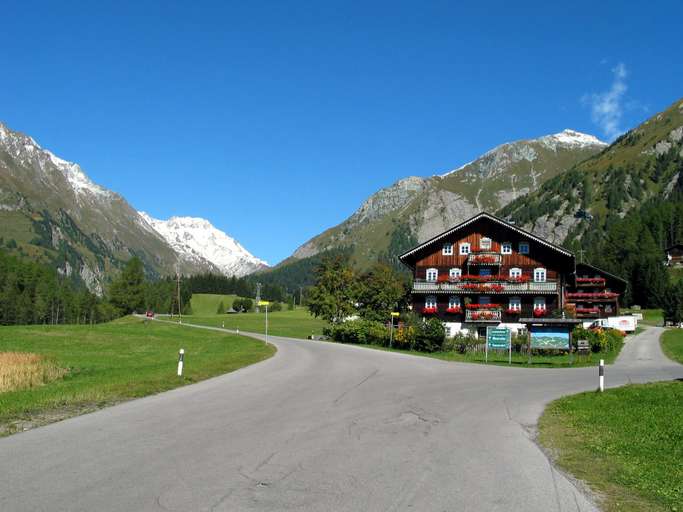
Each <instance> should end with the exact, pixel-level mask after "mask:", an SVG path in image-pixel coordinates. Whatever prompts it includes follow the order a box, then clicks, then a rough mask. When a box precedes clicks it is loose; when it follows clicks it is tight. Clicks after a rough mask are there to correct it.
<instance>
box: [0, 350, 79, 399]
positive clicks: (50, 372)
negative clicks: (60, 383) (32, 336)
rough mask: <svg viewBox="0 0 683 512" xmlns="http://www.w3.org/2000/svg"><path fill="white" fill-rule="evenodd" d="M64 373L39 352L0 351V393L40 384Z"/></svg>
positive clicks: (57, 377) (58, 377)
mask: <svg viewBox="0 0 683 512" xmlns="http://www.w3.org/2000/svg"><path fill="white" fill-rule="evenodd" d="M65 373H66V370H65V369H64V368H60V367H59V366H57V365H56V364H54V363H52V362H51V361H48V360H47V359H45V357H43V356H41V355H39V354H31V353H26V352H0V393H4V392H6V391H17V390H19V389H29V388H35V387H38V386H42V385H43V384H46V383H48V382H50V381H53V380H56V379H60V378H61V377H63V376H64V374H65Z"/></svg>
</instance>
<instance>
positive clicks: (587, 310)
mask: <svg viewBox="0 0 683 512" xmlns="http://www.w3.org/2000/svg"><path fill="white" fill-rule="evenodd" d="M576 312H577V313H600V310H599V309H598V308H576Z"/></svg>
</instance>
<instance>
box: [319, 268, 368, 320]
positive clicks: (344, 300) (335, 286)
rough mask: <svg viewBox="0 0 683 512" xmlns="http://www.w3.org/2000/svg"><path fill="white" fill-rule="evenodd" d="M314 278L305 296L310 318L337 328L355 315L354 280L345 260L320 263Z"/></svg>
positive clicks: (355, 290) (355, 295)
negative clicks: (318, 319)
mask: <svg viewBox="0 0 683 512" xmlns="http://www.w3.org/2000/svg"><path fill="white" fill-rule="evenodd" d="M315 278H316V280H315V285H314V286H313V287H312V288H311V289H310V291H309V296H308V310H309V311H310V312H311V314H313V316H315V317H316V318H318V317H320V318H323V319H324V320H327V321H328V322H330V323H332V324H337V323H340V322H343V321H344V319H345V318H347V317H349V316H351V315H352V314H353V313H354V312H355V309H354V306H355V302H356V297H357V286H356V276H355V274H354V272H353V270H352V269H351V267H350V266H349V264H348V261H347V260H345V259H343V258H341V257H334V258H325V259H323V260H322V261H321V263H320V265H319V266H318V267H316V269H315Z"/></svg>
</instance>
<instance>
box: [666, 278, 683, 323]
mask: <svg viewBox="0 0 683 512" xmlns="http://www.w3.org/2000/svg"><path fill="white" fill-rule="evenodd" d="M662 309H663V310H664V320H667V321H669V322H674V323H675V324H678V323H680V322H683V281H679V282H678V283H676V284H672V285H669V287H668V288H667V289H666V292H665V293H664V296H663V298H662Z"/></svg>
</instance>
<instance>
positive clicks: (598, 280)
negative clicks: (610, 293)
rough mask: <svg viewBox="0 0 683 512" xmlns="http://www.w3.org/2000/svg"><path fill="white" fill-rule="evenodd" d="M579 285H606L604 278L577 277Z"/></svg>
mask: <svg viewBox="0 0 683 512" xmlns="http://www.w3.org/2000/svg"><path fill="white" fill-rule="evenodd" d="M576 282H577V283H592V284H605V278H604V277H577V278H576Z"/></svg>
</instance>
